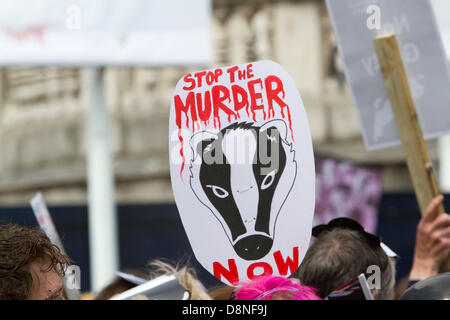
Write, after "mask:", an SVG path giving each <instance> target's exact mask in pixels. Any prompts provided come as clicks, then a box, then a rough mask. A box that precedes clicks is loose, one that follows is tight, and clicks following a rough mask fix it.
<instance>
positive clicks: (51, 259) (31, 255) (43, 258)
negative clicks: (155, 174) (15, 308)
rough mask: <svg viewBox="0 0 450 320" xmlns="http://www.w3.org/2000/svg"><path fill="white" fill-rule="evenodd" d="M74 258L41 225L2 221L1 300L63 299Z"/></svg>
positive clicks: (0, 228) (0, 251)
mask: <svg viewBox="0 0 450 320" xmlns="http://www.w3.org/2000/svg"><path fill="white" fill-rule="evenodd" d="M69 264H70V260H69V258H68V257H67V256H65V255H64V254H63V253H61V251H60V250H59V248H58V247H57V246H55V245H54V244H52V243H51V241H50V239H49V238H48V237H47V236H46V235H45V233H44V232H43V231H42V230H41V229H40V228H39V227H38V226H19V225H16V224H12V223H8V224H0V299H1V300H45V299H47V300H59V299H62V297H63V295H62V294H63V280H62V278H63V276H64V270H65V268H66V267H67V266H68V265H69Z"/></svg>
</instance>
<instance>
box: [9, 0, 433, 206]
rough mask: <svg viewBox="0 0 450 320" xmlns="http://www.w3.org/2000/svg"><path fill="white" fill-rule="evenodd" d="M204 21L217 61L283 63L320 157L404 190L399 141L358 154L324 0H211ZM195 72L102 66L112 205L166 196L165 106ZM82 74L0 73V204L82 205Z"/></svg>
mask: <svg viewBox="0 0 450 320" xmlns="http://www.w3.org/2000/svg"><path fill="white" fill-rule="evenodd" d="M211 28H212V37H213V41H214V43H213V46H214V62H213V65H214V66H224V65H231V64H237V63H244V62H249V61H256V60H263V59H271V60H274V61H276V62H278V63H280V64H281V65H282V66H283V67H284V68H285V69H286V70H288V72H289V73H290V74H291V75H292V76H293V78H294V80H295V82H296V84H297V87H298V89H299V90H300V92H301V95H302V97H303V100H304V103H305V107H306V111H307V114H308V118H309V121H310V127H311V130H312V137H313V143H314V148H315V153H316V154H317V155H327V156H333V157H336V158H338V159H346V160H351V161H354V162H357V163H363V164H368V165H377V166H380V167H381V168H382V169H383V173H384V175H383V183H384V190H385V191H386V192H390V191H399V190H407V191H409V190H411V186H410V181H409V177H408V173H407V170H406V167H405V164H404V161H403V154H402V151H401V149H400V148H392V149H389V150H383V151H377V152H371V153H368V152H366V151H365V148H364V145H363V142H362V137H361V131H360V127H359V122H358V119H357V114H356V109H355V107H354V105H353V102H352V98H351V95H350V91H349V88H348V87H347V85H346V83H345V79H344V74H343V69H342V65H341V62H340V60H339V57H338V54H337V50H336V45H335V40H334V35H333V30H332V28H331V23H330V20H329V17H328V13H327V9H326V6H325V2H324V1H323V0H309V1H308V0H297V1H285V0H278V1H268V0H246V1H234V0H214V1H213V19H212V23H211ZM205 67H211V66H205ZM197 69H198V68H197ZM194 70H195V69H194V68H190V67H186V68H180V67H166V68H140V67H136V68H129V67H120V68H119V67H111V68H106V69H105V70H104V76H105V86H106V95H107V106H108V110H109V114H110V120H111V130H112V134H111V137H112V145H113V152H114V166H115V181H116V200H117V201H118V202H119V203H143V202H146V203H149V202H150V203H151V202H172V201H173V195H172V190H171V185H170V178H169V162H168V152H169V150H168V116H169V105H170V99H171V95H172V93H173V90H174V88H175V85H176V83H177V81H178V79H179V78H180V77H181V76H182V75H184V74H186V73H188V72H191V71H194ZM81 72H82V70H80V69H70V68H54V67H51V68H33V69H30V68H11V69H1V70H0V206H22V205H26V204H28V202H29V200H30V199H31V198H32V196H33V195H34V194H35V193H36V191H38V190H40V191H42V192H43V193H44V196H45V198H46V200H47V202H48V203H50V204H53V205H59V204H83V203H86V199H87V194H86V155H85V150H86V139H85V137H84V136H85V116H86V106H85V105H83V103H82V99H81V90H82V83H81ZM435 149H436V148H435V145H434V144H433V143H432V144H430V145H429V150H430V154H431V156H432V157H433V158H435V153H436V150H435Z"/></svg>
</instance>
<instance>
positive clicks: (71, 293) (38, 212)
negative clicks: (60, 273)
mask: <svg viewBox="0 0 450 320" xmlns="http://www.w3.org/2000/svg"><path fill="white" fill-rule="evenodd" d="M30 205H31V208H32V209H33V213H34V216H35V217H36V220H37V221H38V223H39V226H40V227H41V229H42V230H43V231H44V232H45V234H46V235H47V237H48V238H49V239H50V241H51V242H52V243H53V244H54V245H56V246H57V247H58V248H59V250H60V251H61V252H62V253H63V254H64V255H67V254H66V251H65V250H64V246H63V244H62V242H61V239H60V237H59V234H58V231H57V230H56V227H55V224H54V223H53V219H52V216H51V215H50V212H49V211H48V208H47V205H46V204H45V201H44V198H43V196H42V193H40V192H38V193H37V194H36V195H35V196H34V197H33V199H31V201H30ZM61 267H65V268H66V270H65V276H64V279H63V280H64V282H63V284H64V291H65V293H66V295H67V298H68V299H69V300H79V299H80V292H79V290H80V289H81V287H80V283H81V279H80V277H81V270H80V267H79V266H77V265H70V266H61Z"/></svg>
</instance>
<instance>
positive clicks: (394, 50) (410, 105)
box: [374, 34, 450, 271]
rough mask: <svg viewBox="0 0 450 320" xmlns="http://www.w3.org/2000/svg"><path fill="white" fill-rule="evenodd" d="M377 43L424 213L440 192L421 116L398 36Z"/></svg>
mask: <svg viewBox="0 0 450 320" xmlns="http://www.w3.org/2000/svg"><path fill="white" fill-rule="evenodd" d="M374 44H375V50H376V52H377V55H378V60H379V62H380V68H381V72H382V74H383V78H384V83H385V85H386V90H387V92H388V95H389V99H390V101H391V105H392V111H393V112H394V116H395V121H396V123H397V128H398V133H399V136H400V139H401V141H402V145H403V150H404V152H405V157H406V163H407V165H408V169H409V174H410V176H411V180H412V183H413V187H414V191H415V194H416V198H417V202H418V204H419V207H420V212H421V214H422V216H423V215H425V211H426V208H427V206H428V204H429V203H430V202H431V200H432V199H433V198H435V197H436V196H438V195H439V194H440V193H439V188H438V184H437V181H436V177H435V174H434V171H433V167H432V165H431V161H430V157H429V155H428V151H427V148H426V146H425V141H424V139H423V135H422V130H421V128H420V124H419V121H418V119H417V113H416V109H415V107H414V101H413V99H412V95H411V91H410V89H409V85H408V78H407V76H406V72H405V68H404V66H403V62H402V59H401V55H400V50H399V47H398V43H397V38H396V37H395V35H393V34H391V35H386V36H380V37H376V38H375V39H374ZM444 212H445V209H444V206H443V205H441V206H439V208H438V214H441V213H444ZM442 271H450V257H449V259H447V261H446V262H445V263H443V264H442Z"/></svg>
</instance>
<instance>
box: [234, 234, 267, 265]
mask: <svg viewBox="0 0 450 320" xmlns="http://www.w3.org/2000/svg"><path fill="white" fill-rule="evenodd" d="M272 244H273V240H272V238H269V237H267V236H263V235H259V234H257V235H252V236H248V237H245V238H242V239H241V240H239V241H238V242H236V244H235V245H234V246H233V248H234V251H235V252H236V253H237V254H238V256H239V257H241V258H242V259H245V260H258V259H261V258H262V257H264V256H265V255H266V254H267V253H268V252H269V251H270V249H272Z"/></svg>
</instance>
